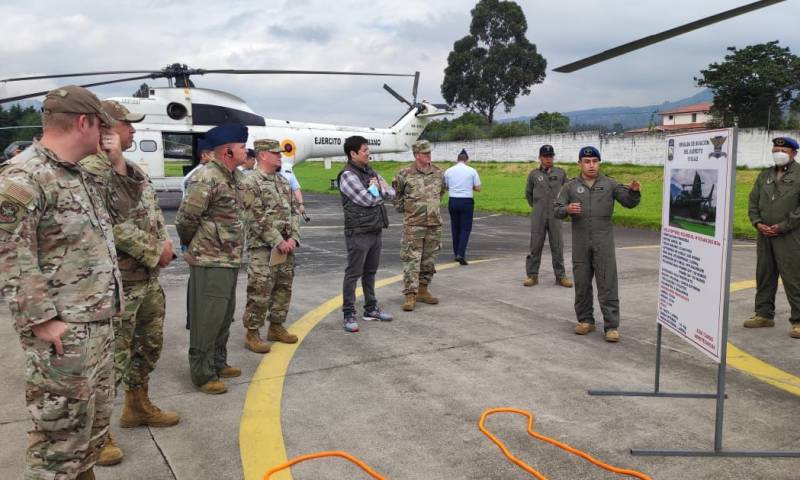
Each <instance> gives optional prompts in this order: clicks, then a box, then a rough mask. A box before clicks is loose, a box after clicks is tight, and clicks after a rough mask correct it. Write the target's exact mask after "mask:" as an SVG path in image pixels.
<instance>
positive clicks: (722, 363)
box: [714, 127, 739, 452]
mask: <svg viewBox="0 0 800 480" xmlns="http://www.w3.org/2000/svg"><path fill="white" fill-rule="evenodd" d="M732 136H733V138H732V139H731V155H730V157H729V158H730V167H729V168H730V180H729V181H730V184H729V185H730V188H729V189H728V190H729V192H730V193H729V195H730V197H729V201H728V228H727V230H728V231H727V232H726V239H727V242H728V244H727V245H726V247H725V251H726V252H725V290H724V292H725V294H724V300H723V302H722V339H721V340H720V341H721V342H722V344H721V345H720V347H721V350H720V359H719V370H718V371H717V414H716V420H715V423H714V451H715V452H720V451H722V425H723V420H724V416H725V373H726V371H725V370H726V367H727V364H728V313H729V312H728V310H729V306H728V304H729V302H730V292H731V256H732V255H733V210H734V199H735V198H736V149H737V148H738V143H739V129H738V128H737V127H734V128H733V135H732Z"/></svg>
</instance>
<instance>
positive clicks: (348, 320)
mask: <svg viewBox="0 0 800 480" xmlns="http://www.w3.org/2000/svg"><path fill="white" fill-rule="evenodd" d="M343 326H344V331H345V332H349V333H355V332H357V331H358V322H356V317H355V315H348V316H346V317H344V324H343Z"/></svg>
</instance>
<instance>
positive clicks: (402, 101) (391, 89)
mask: <svg viewBox="0 0 800 480" xmlns="http://www.w3.org/2000/svg"><path fill="white" fill-rule="evenodd" d="M383 89H384V90H386V91H387V92H389V93H390V94H391V95H392V96H393V97H394V98H396V99H397V100H399V101H400V103H405V104H406V105H408V106H409V107H410V108H414V105H412V104H411V103H409V101H408V100H406V99H405V98H403V96H402V95H400V94H399V93H397V92H395V91H394V89H393V88H392V87H390V86H389V85H386V84H385V83H384V84H383Z"/></svg>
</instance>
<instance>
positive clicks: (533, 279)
mask: <svg viewBox="0 0 800 480" xmlns="http://www.w3.org/2000/svg"><path fill="white" fill-rule="evenodd" d="M538 283H539V278H538V277H528V278H526V279H525V281H524V282H522V284H523V285H525V286H526V287H532V286H534V285H536V284H538Z"/></svg>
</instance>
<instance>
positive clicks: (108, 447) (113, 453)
mask: <svg viewBox="0 0 800 480" xmlns="http://www.w3.org/2000/svg"><path fill="white" fill-rule="evenodd" d="M122 457H124V455H123V454H122V449H121V448H119V445H117V442H115V441H114V439H113V438H111V432H108V435H106V440H105V442H103V448H101V449H100V455H98V457H97V465H100V466H101V467H108V466H110V465H116V464H118V463H119V462H121V461H122ZM87 472H90V474H91V476H90V477H81V475H83V474H85V473H87ZM83 474H81V475H78V478H94V472H92V471H91V470H87V471H86V472H83Z"/></svg>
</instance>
